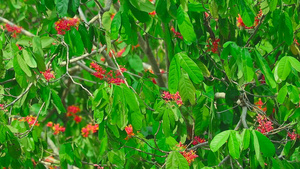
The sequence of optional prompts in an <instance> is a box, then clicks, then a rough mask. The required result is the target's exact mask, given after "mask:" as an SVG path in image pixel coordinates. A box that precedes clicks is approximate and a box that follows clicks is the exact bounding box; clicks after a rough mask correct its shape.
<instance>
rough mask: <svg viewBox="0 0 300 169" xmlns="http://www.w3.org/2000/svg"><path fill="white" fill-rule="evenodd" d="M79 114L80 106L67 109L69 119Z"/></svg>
mask: <svg viewBox="0 0 300 169" xmlns="http://www.w3.org/2000/svg"><path fill="white" fill-rule="evenodd" d="M78 112H80V108H79V107H78V106H74V105H72V106H69V107H68V109H67V117H70V116H73V115H75V114H76V113H78Z"/></svg>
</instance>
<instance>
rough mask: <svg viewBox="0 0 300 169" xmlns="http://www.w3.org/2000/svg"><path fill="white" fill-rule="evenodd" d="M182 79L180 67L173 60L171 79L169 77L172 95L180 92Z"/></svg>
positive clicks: (170, 71)
mask: <svg viewBox="0 0 300 169" xmlns="http://www.w3.org/2000/svg"><path fill="white" fill-rule="evenodd" d="M179 78H180V65H179V63H178V62H177V61H176V59H172V61H171V64H170V68H169V77H168V85H169V90H170V92H171V93H173V94H174V93H176V92H177V90H178V84H179Z"/></svg>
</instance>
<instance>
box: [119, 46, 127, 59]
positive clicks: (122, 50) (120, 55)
mask: <svg viewBox="0 0 300 169" xmlns="http://www.w3.org/2000/svg"><path fill="white" fill-rule="evenodd" d="M125 50H126V47H125V48H123V49H121V50H120V51H119V52H118V53H117V57H122V54H123V53H124V52H125Z"/></svg>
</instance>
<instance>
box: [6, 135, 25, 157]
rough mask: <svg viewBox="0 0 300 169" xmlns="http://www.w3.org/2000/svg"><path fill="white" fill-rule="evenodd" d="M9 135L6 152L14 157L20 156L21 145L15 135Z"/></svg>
mask: <svg viewBox="0 0 300 169" xmlns="http://www.w3.org/2000/svg"><path fill="white" fill-rule="evenodd" d="M8 136H9V140H8V141H7V148H8V154H9V155H10V156H11V157H12V158H14V159H18V158H19V157H20V156H21V152H22V151H21V147H20V143H19V141H18V139H17V138H16V137H15V136H11V135H8Z"/></svg>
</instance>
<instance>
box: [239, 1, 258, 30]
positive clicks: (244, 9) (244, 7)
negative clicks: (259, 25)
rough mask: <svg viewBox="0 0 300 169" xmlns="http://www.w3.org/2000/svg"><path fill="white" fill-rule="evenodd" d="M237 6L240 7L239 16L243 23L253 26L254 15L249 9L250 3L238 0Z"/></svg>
mask: <svg viewBox="0 0 300 169" xmlns="http://www.w3.org/2000/svg"><path fill="white" fill-rule="evenodd" d="M239 7H240V13H241V17H242V19H243V22H244V23H245V25H246V26H248V27H251V26H253V23H254V17H255V15H254V14H253V11H252V10H251V8H250V5H249V4H247V2H246V1H245V0H239Z"/></svg>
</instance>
